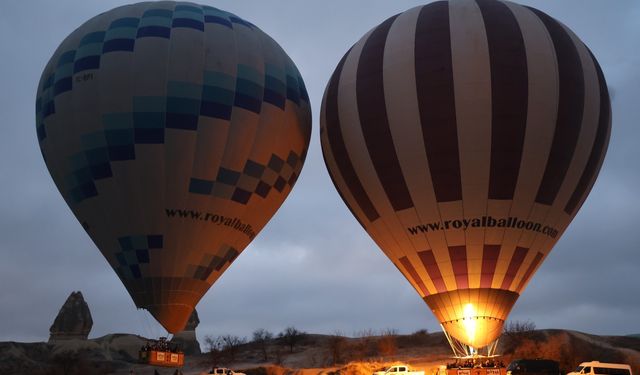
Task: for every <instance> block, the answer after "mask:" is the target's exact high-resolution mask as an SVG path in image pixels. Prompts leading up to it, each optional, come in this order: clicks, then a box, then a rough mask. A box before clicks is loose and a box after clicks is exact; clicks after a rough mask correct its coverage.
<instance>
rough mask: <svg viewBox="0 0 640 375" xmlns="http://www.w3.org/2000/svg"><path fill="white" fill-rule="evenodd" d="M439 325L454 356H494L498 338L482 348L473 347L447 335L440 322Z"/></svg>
mask: <svg viewBox="0 0 640 375" xmlns="http://www.w3.org/2000/svg"><path fill="white" fill-rule="evenodd" d="M440 327H441V328H442V332H444V336H445V337H446V338H447V341H448V342H449V346H451V350H453V354H454V356H455V357H456V358H478V357H495V356H496V351H497V349H498V339H496V340H495V341H493V342H491V343H490V344H489V345H487V346H485V347H483V348H474V347H472V346H470V345H467V344H464V343H462V342H460V341H459V340H457V339H456V338H455V337H453V336H451V335H449V333H448V332H447V331H446V330H445V329H444V327H443V326H442V324H441V325H440Z"/></svg>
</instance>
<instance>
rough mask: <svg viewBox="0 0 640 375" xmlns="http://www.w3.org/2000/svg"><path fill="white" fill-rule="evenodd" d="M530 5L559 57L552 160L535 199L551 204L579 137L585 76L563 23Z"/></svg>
mask: <svg viewBox="0 0 640 375" xmlns="http://www.w3.org/2000/svg"><path fill="white" fill-rule="evenodd" d="M530 9H531V10H532V11H533V12H534V13H535V14H536V15H537V16H538V17H539V18H540V20H542V22H543V23H544V25H545V27H546V28H547V30H548V31H549V35H550V36H551V39H552V40H553V44H554V46H555V51H556V56H557V58H558V73H559V84H560V85H559V102H558V118H557V122H556V130H555V133H554V135H553V143H552V145H551V151H550V154H549V160H548V161H547V166H546V169H545V172H544V176H543V178H542V182H541V184H540V186H539V188H538V194H537V196H536V202H538V203H542V204H547V205H551V204H552V203H553V201H554V200H555V198H556V195H557V194H558V191H559V190H560V186H561V185H562V181H564V177H565V174H566V172H567V169H568V168H569V164H570V162H571V159H572V158H573V152H574V150H575V147H576V143H577V140H578V134H579V132H580V127H581V124H582V110H583V106H584V77H583V72H582V64H581V63H580V56H579V55H578V51H577V50H576V47H575V45H574V43H573V41H572V40H571V37H570V36H569V34H568V33H567V32H566V31H565V30H564V28H563V27H562V25H560V24H559V23H558V21H556V20H554V19H552V18H551V17H549V16H548V15H546V14H544V13H542V12H540V11H538V10H536V9H533V8H530Z"/></svg>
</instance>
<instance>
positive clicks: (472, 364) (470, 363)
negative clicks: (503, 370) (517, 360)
mask: <svg viewBox="0 0 640 375" xmlns="http://www.w3.org/2000/svg"><path fill="white" fill-rule="evenodd" d="M496 367H498V368H500V367H505V366H504V362H502V361H494V360H493V358H487V359H486V360H484V361H481V360H479V359H474V358H467V359H465V360H464V361H463V360H456V361H455V362H453V363H447V369H455V368H496Z"/></svg>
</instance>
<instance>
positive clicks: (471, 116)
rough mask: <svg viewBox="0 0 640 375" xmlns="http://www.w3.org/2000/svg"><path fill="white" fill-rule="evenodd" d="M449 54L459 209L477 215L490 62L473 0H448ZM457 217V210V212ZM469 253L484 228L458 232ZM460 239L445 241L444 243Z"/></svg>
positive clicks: (481, 201) (486, 151)
mask: <svg viewBox="0 0 640 375" xmlns="http://www.w3.org/2000/svg"><path fill="white" fill-rule="evenodd" d="M449 22H450V30H451V59H452V66H453V85H454V94H455V107H456V119H457V134H458V150H459V158H460V159H459V160H460V177H461V183H462V214H463V215H464V217H465V218H472V217H480V216H482V215H485V214H486V212H487V196H488V190H489V170H490V164H491V67H490V60H489V47H488V44H487V35H486V33H485V25H484V21H483V19H482V13H481V12H480V8H479V7H478V4H477V3H476V2H475V1H473V0H462V1H456V2H451V3H450V5H449ZM458 217H460V216H458ZM461 235H462V238H463V243H462V244H466V245H467V252H468V254H469V255H472V254H474V251H473V246H474V245H476V246H477V249H478V250H479V251H481V250H480V249H481V248H482V245H483V244H484V236H485V228H467V229H466V230H464V231H463V232H462V233H461ZM455 245H460V244H458V243H452V242H449V246H455ZM468 258H469V264H468V270H467V272H469V273H474V274H475V275H476V278H475V279H474V278H471V279H470V280H469V281H470V282H472V283H473V285H474V286H477V285H479V283H480V278H479V277H478V276H479V275H480V273H481V258H480V257H479V256H478V257H475V259H474V257H472V256H470V257H468Z"/></svg>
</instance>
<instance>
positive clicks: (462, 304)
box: [320, 0, 611, 355]
mask: <svg viewBox="0 0 640 375" xmlns="http://www.w3.org/2000/svg"><path fill="white" fill-rule="evenodd" d="M610 129H611V111H610V102H609V94H608V92H607V85H606V82H605V79H604V76H603V74H602V71H601V70H600V67H599V65H598V62H597V61H596V59H595V58H594V56H593V55H592V54H591V52H590V51H589V49H588V48H587V47H586V46H585V45H584V44H583V43H582V42H581V41H580V39H578V37H577V36H576V35H575V34H574V33H573V32H571V30H569V29H568V28H567V27H566V26H565V25H563V24H561V23H560V22H558V21H556V20H555V19H553V18H551V17H550V16H548V15H546V14H544V13H543V12H541V11H539V10H536V9H533V8H530V7H525V6H520V5H517V4H514V3H511V2H507V1H496V0H456V1H453V0H452V1H437V2H434V3H431V4H428V5H425V6H419V7H416V8H413V9H410V10H408V11H406V12H404V13H401V14H398V15H396V16H393V17H391V18H389V19H387V20H386V21H384V22H383V23H381V24H380V25H378V26H376V27H375V28H373V29H372V30H371V31H369V32H368V33H367V34H366V35H365V36H364V37H362V39H360V40H359V41H358V42H357V43H356V44H355V45H354V46H353V47H352V48H351V49H350V50H349V51H348V52H347V53H346V55H345V56H344V57H343V58H342V60H341V61H340V63H339V64H338V66H337V68H336V70H335V72H334V73H333V76H332V77H331V79H330V81H329V83H328V86H327V88H326V91H325V95H324V99H323V103H322V111H321V129H320V130H321V142H322V150H323V154H324V158H325V163H326V165H327V168H328V170H329V172H330V175H331V178H332V179H333V182H334V184H335V186H336V188H337V189H338V192H339V193H340V195H341V196H342V199H343V200H344V202H345V203H346V205H347V206H348V207H349V209H350V210H351V212H352V213H353V215H354V216H355V217H356V219H357V220H358V221H359V222H360V224H361V225H362V226H363V227H364V229H365V230H366V231H367V233H369V235H370V236H371V237H372V238H373V239H374V241H375V242H376V243H377V244H378V245H379V246H380V248H381V249H382V250H383V251H384V252H385V254H386V255H387V256H388V257H389V258H390V259H391V261H392V262H393V263H394V264H395V265H396V267H397V268H398V269H399V270H400V271H401V272H402V273H403V274H404V276H405V277H406V278H407V280H408V281H409V282H410V283H411V285H412V286H413V287H414V288H415V289H416V290H417V292H418V293H419V294H420V296H421V297H422V298H423V299H424V301H425V302H426V303H427V305H428V306H429V307H430V309H431V310H432V311H433V313H434V314H435V316H436V317H437V318H438V320H439V321H440V323H441V325H442V327H443V329H444V331H445V333H447V335H448V336H449V337H450V338H451V339H452V340H451V342H452V346H453V347H454V348H455V349H454V350H455V351H456V352H457V353H458V354H462V355H468V354H470V353H473V352H474V349H478V348H482V347H488V348H489V349H491V348H492V346H491V345H492V342H495V340H496V339H497V338H498V337H499V335H500V334H501V331H502V327H503V324H504V322H505V319H507V316H508V314H509V312H510V310H511V308H512V307H513V305H514V303H515V302H516V299H517V298H518V296H519V295H520V294H521V293H522V291H523V290H524V289H525V287H526V285H527V282H528V281H529V279H530V278H531V276H532V275H533V274H534V272H535V271H536V269H537V268H538V267H539V266H540V264H541V263H542V261H543V260H544V258H545V257H546V256H547V255H548V254H549V252H550V251H551V249H552V248H553V246H554V244H555V243H556V242H557V241H558V239H559V237H560V235H561V234H562V233H563V232H564V231H565V229H566V228H567V226H568V225H569V223H570V222H571V220H572V219H573V217H574V216H575V215H576V212H577V211H578V209H579V208H580V206H581V205H582V204H583V202H584V200H585V198H586V196H587V194H588V193H589V191H590V190H591V187H592V186H593V184H594V181H595V179H596V176H597V174H598V171H599V169H600V167H601V165H602V162H603V159H604V155H605V151H606V149H607V144H608V141H609V134H610ZM493 348H495V347H493Z"/></svg>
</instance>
